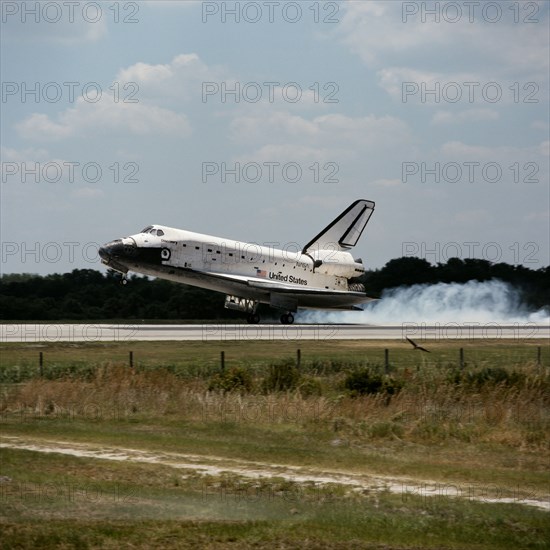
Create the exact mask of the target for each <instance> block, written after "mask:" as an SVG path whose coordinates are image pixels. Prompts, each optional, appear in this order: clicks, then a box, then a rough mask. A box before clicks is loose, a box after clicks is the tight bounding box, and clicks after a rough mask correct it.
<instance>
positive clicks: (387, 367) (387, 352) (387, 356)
mask: <svg viewBox="0 0 550 550" xmlns="http://www.w3.org/2000/svg"><path fill="white" fill-rule="evenodd" d="M384 369H385V372H386V374H388V373H389V372H390V350H389V349H388V348H386V349H385V350H384Z"/></svg>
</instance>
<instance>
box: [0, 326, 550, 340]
mask: <svg viewBox="0 0 550 550" xmlns="http://www.w3.org/2000/svg"><path fill="white" fill-rule="evenodd" d="M406 336H408V337H410V338H413V339H418V340H435V341H437V340H455V339H456V340H478V339H512V340H524V339H533V338H540V339H543V338H546V339H549V338H550V326H549V325H537V324H535V323H515V324H507V325H504V324H500V323H496V322H495V323H478V324H472V323H470V324H461V323H435V324H429V325H428V324H426V323H412V322H411V323H403V324H399V325H385V326H377V325H300V324H295V325H279V324H276V325H273V324H266V325H263V324H261V325H232V324H207V325H206V324H205V325H141V324H131V323H128V324H116V325H115V324H97V323H80V324H64V323H43V324H38V323H32V324H31V323H12V324H2V325H0V342H3V343H5V342H125V341H128V342H129V341H136V340H195V341H203V342H208V341H231V342H236V341H247V340H403V339H404V338H405V337H406Z"/></svg>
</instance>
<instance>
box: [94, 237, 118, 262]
mask: <svg viewBox="0 0 550 550" xmlns="http://www.w3.org/2000/svg"><path fill="white" fill-rule="evenodd" d="M123 248H124V246H123V244H122V239H116V240H114V241H111V242H108V243H106V244H104V245H103V246H100V247H99V250H98V254H99V256H100V258H101V259H102V260H105V262H108V261H109V260H110V259H111V258H112V257H113V256H119V255H120V253H121V252H122V250H123Z"/></svg>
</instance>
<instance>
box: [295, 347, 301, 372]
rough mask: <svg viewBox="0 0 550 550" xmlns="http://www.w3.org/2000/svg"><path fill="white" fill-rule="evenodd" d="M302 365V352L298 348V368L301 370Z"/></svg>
mask: <svg viewBox="0 0 550 550" xmlns="http://www.w3.org/2000/svg"><path fill="white" fill-rule="evenodd" d="M301 364H302V350H301V349H300V348H298V349H297V350H296V368H297V369H299V368H300V365H301Z"/></svg>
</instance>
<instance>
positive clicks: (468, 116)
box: [432, 109, 499, 124]
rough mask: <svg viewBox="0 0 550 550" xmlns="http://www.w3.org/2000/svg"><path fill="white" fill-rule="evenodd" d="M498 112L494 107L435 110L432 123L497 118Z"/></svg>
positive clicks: (453, 122)
mask: <svg viewBox="0 0 550 550" xmlns="http://www.w3.org/2000/svg"><path fill="white" fill-rule="evenodd" d="M498 119H499V114H498V112H497V111H495V110H494V109H467V110H464V111H459V112H456V113H455V112H452V111H437V113H435V114H434V116H433V117H432V124H464V123H471V122H486V121H490V120H498Z"/></svg>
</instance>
